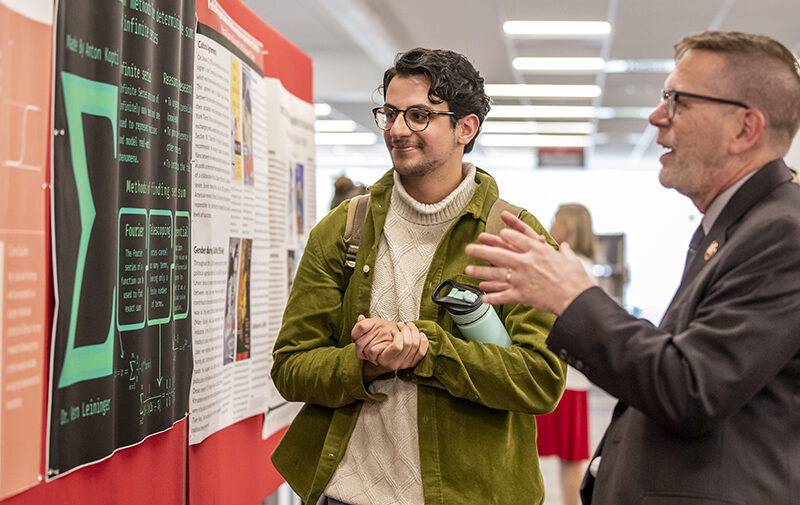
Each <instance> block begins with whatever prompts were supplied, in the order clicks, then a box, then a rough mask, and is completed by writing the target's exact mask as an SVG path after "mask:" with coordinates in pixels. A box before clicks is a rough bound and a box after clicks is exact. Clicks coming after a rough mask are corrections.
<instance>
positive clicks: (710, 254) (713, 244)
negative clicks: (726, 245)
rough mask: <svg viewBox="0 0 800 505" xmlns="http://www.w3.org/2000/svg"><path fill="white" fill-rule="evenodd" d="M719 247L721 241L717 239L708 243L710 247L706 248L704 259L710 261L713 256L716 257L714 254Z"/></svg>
mask: <svg viewBox="0 0 800 505" xmlns="http://www.w3.org/2000/svg"><path fill="white" fill-rule="evenodd" d="M717 249H719V242H717V241H716V240H715V241H713V242H711V243H710V244H709V245H708V249H706V253H705V254H704V255H703V259H705V260H706V261H708V260H710V259H711V258H713V257H714V255H715V254H717Z"/></svg>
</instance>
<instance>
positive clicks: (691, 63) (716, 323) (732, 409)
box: [467, 31, 800, 505]
mask: <svg viewBox="0 0 800 505" xmlns="http://www.w3.org/2000/svg"><path fill="white" fill-rule="evenodd" d="M675 60H676V65H675V69H674V70H673V71H672V72H671V73H670V74H669V76H668V77H667V79H666V81H665V83H664V88H665V89H664V90H663V91H662V92H661V103H660V104H659V105H658V107H656V109H655V110H654V111H653V113H652V114H651V115H650V123H651V124H652V125H653V126H655V127H656V128H657V129H658V138H657V141H658V143H659V144H660V145H661V146H663V147H664V148H665V153H664V154H663V155H662V156H661V158H660V161H661V172H660V173H659V180H660V181H661V184H662V185H663V186H665V187H668V188H674V189H676V190H678V191H679V192H680V193H681V194H683V195H686V196H687V197H689V199H691V200H692V202H693V203H694V205H695V206H696V207H697V209H698V210H699V211H700V212H701V213H702V214H703V218H702V221H701V223H700V226H698V229H697V231H696V232H695V234H694V236H693V237H692V240H691V241H690V244H689V250H688V251H687V257H686V261H685V264H686V267H685V269H684V273H683V276H682V278H681V282H680V286H679V287H678V291H677V292H676V294H675V297H674V298H673V300H672V302H671V303H670V306H669V307H668V308H667V311H666V313H665V314H664V318H663V319H662V321H661V324H660V325H659V326H654V325H653V324H652V323H650V322H649V321H646V320H642V319H637V318H635V317H634V316H632V315H630V314H628V313H627V312H626V311H625V310H624V309H622V308H621V307H620V306H619V305H618V304H616V303H615V302H614V301H613V300H612V299H611V298H609V297H608V295H606V294H605V293H604V292H603V291H602V290H601V289H600V288H598V287H597V286H595V285H594V284H593V282H592V280H591V279H590V278H589V276H587V275H586V272H585V271H584V269H583V265H582V264H581V262H580V260H579V259H578V257H577V256H576V255H575V253H574V252H572V249H571V248H570V247H569V246H568V245H564V246H563V247H562V248H561V249H560V250H559V251H554V250H553V249H552V248H551V247H549V246H546V245H544V244H543V243H542V242H541V241H540V240H539V238H538V235H537V234H535V233H533V232H532V230H529V229H528V228H529V227H528V226H527V225H526V224H524V223H522V222H520V221H519V220H517V219H516V218H514V216H512V215H511V214H509V213H503V214H502V217H503V220H504V221H505V223H506V224H508V225H509V227H511V228H513V229H510V230H509V229H507V230H503V231H501V232H500V236H496V235H489V234H482V235H481V236H480V237H479V239H480V241H481V242H482V244H471V245H469V246H467V252H468V254H471V255H473V256H475V257H477V258H480V259H482V260H488V261H491V262H492V263H493V264H494V265H495V266H493V267H486V266H483V265H474V266H470V267H468V268H467V273H468V274H469V275H474V276H477V277H481V278H483V279H487V281H485V282H483V283H481V286H482V287H484V289H486V290H487V291H491V293H490V294H488V295H486V296H485V298H484V301H485V302H487V303H513V302H523V303H527V304H529V305H531V306H533V307H536V308H539V309H541V310H547V311H552V312H554V313H555V314H557V315H558V319H557V320H556V323H555V324H554V325H553V329H552V330H551V332H550V336H549V337H548V339H547V345H548V347H549V348H550V349H551V350H553V351H554V352H556V353H557V354H558V355H559V356H560V357H561V358H562V359H564V360H565V361H566V362H567V363H568V364H571V365H573V366H574V367H575V368H577V369H578V370H580V371H582V372H583V373H584V374H585V375H586V376H587V377H588V378H589V379H590V380H591V381H592V382H593V383H595V384H597V385H598V386H600V387H601V388H603V389H605V390H606V391H608V392H609V393H610V394H612V395H613V396H615V397H617V398H618V399H619V403H618V404H617V406H616V408H615V409H614V413H613V415H612V419H611V423H610V425H609V427H608V429H607V430H606V433H605V436H604V437H603V440H602V441H601V442H600V444H599V446H598V448H597V450H596V451H595V455H594V457H593V459H592V460H591V462H590V464H589V470H588V472H587V474H586V476H585V478H584V481H583V483H582V485H581V498H582V499H583V502H584V503H585V504H589V503H592V504H599V505H629V504H631V505H632V504H670V505H672V504H675V505H683V504H686V505H688V504H693V505H694V504H698V505H699V504H703V505H711V504H714V505H717V504H719V505H722V504H735V503H736V504H767V503H768V504H770V505H792V504H796V503H798V490H800V469H798V466H797V464H796V462H797V461H800V459H798V457H799V456H800V394H798V391H800V389H798V387H799V385H800V212H798V209H800V186H798V185H797V184H795V183H793V182H792V175H791V172H789V170H788V168H787V167H786V164H785V163H784V161H783V159H782V158H783V156H785V155H786V153H787V152H788V150H789V147H790V145H791V143H792V139H793V138H794V136H795V135H796V133H797V130H798V126H800V65H799V64H798V61H797V57H796V56H795V55H793V54H792V53H791V51H789V50H788V49H787V48H786V47H785V46H783V45H782V44H780V43H779V42H777V41H775V40H773V39H771V38H769V37H766V36H763V35H751V34H746V33H740V32H722V31H706V32H702V33H698V34H695V35H689V36H686V37H684V38H683V39H681V40H680V41H679V42H678V43H677V44H676V45H675ZM636 211H637V212H648V211H651V209H636Z"/></svg>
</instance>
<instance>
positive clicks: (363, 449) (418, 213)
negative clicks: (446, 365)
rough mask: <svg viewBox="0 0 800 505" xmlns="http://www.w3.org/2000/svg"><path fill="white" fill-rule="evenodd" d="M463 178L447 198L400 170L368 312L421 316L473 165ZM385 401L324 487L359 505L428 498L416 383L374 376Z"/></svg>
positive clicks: (395, 317) (362, 417) (469, 190)
mask: <svg viewBox="0 0 800 505" xmlns="http://www.w3.org/2000/svg"><path fill="white" fill-rule="evenodd" d="M462 173H463V174H464V178H463V179H462V181H461V184H460V185H459V186H458V187H457V188H456V189H455V191H453V192H452V193H450V194H449V195H448V196H447V197H446V198H445V199H444V200H442V201H441V202H438V203H434V204H423V203H420V202H418V201H416V200H414V199H413V198H412V197H411V196H410V195H409V194H408V193H407V192H406V190H405V188H403V185H402V184H401V182H400V176H399V175H398V174H397V172H395V173H394V187H393V189H392V196H391V200H390V204H389V211H388V213H387V215H386V224H385V225H384V228H383V233H382V234H381V237H380V242H379V243H378V256H377V258H376V261H375V277H374V279H373V283H372V298H371V300H370V313H371V316H372V317H378V318H382V319H388V320H390V321H403V322H405V321H413V320H416V319H418V318H419V305H420V299H421V297H422V286H423V285H424V283H425V278H426V276H427V274H428V268H429V267H430V263H431V258H433V255H434V254H435V252H436V248H437V246H438V245H439V242H440V241H441V239H442V236H444V234H445V232H446V231H447V229H448V228H449V227H450V225H451V224H452V223H453V221H454V220H455V218H456V217H457V216H458V215H459V213H460V212H461V210H462V209H463V208H464V207H465V206H466V205H467V203H469V201H470V199H471V198H472V195H473V193H474V192H475V187H476V183H475V166H474V165H472V164H471V163H464V164H463V168H462ZM368 387H369V389H370V391H372V392H376V393H377V392H380V393H385V394H386V395H387V399H386V400H385V401H383V402H366V403H365V404H364V406H363V407H362V409H361V413H360V414H359V416H358V421H357V422H356V426H355V429H354V430H353V435H352V436H351V437H350V442H349V443H348V446H347V451H346V452H345V455H344V458H343V459H342V461H341V463H339V467H338V468H337V469H336V472H335V473H334V474H333V477H332V478H331V481H330V482H329V483H328V487H327V488H326V489H325V494H326V495H327V496H330V497H331V498H335V499H337V500H341V501H344V502H346V503H352V504H353V505H384V504H386V503H398V504H404V505H406V504H407V505H422V504H424V503H425V499H424V497H423V493H422V475H421V472H420V460H419V437H418V432H417V386H416V385H415V384H413V383H411V382H406V381H402V380H400V379H398V378H397V377H396V376H395V377H393V378H391V379H386V380H376V381H373V382H372V383H371V384H370V385H369V386H368Z"/></svg>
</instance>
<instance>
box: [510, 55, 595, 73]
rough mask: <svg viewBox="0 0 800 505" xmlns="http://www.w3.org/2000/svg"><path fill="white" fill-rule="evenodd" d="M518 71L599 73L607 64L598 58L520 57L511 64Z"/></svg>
mask: <svg viewBox="0 0 800 505" xmlns="http://www.w3.org/2000/svg"><path fill="white" fill-rule="evenodd" d="M511 64H512V65H513V66H514V68H515V69H517V70H532V71H544V72H547V71H555V72H597V71H598V70H603V67H604V66H605V64H606V62H605V60H604V59H603V58H597V57H566V58H556V57H549V56H545V57H542V56H520V57H517V58H514V60H513V61H512V62H511Z"/></svg>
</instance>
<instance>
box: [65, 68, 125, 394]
mask: <svg viewBox="0 0 800 505" xmlns="http://www.w3.org/2000/svg"><path fill="white" fill-rule="evenodd" d="M61 88H62V90H63V92H64V108H65V110H66V114H67V129H68V131H69V149H70V153H71V156H72V172H73V175H74V177H75V185H76V186H77V188H78V206H79V209H80V218H81V238H80V242H79V243H78V259H77V261H76V264H75V284H74V286H73V290H72V306H71V309H70V314H69V333H68V334H67V350H66V353H65V354H64V365H63V367H62V368H61V373H60V375H59V378H58V387H59V388H63V387H67V386H69V385H71V384H75V383H76V382H81V381H85V380H90V379H96V378H98V377H105V376H108V375H111V374H112V373H113V370H114V318H115V312H116V307H117V302H116V298H117V296H116V288H115V289H114V295H113V300H114V301H113V302H112V308H111V320H110V321H109V325H108V335H107V336H106V339H105V341H104V342H102V343H100V344H93V345H84V346H79V347H76V346H75V331H76V328H77V325H78V306H79V303H80V295H81V288H82V286H83V273H84V270H85V268H86V252H87V250H88V249H89V238H90V237H91V235H92V226H93V224H94V219H95V215H96V212H95V206H94V200H93V199H92V188H91V186H90V184H89V166H88V164H87V162H86V142H85V139H84V135H83V117H82V116H83V114H91V115H94V116H100V117H106V118H108V119H110V120H111V130H112V132H113V135H114V158H115V159H116V158H117V110H118V106H117V96H118V92H117V86H113V85H111V84H106V83H102V82H96V81H91V80H89V79H84V78H83V77H78V76H77V75H74V74H71V73H69V72H61Z"/></svg>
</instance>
